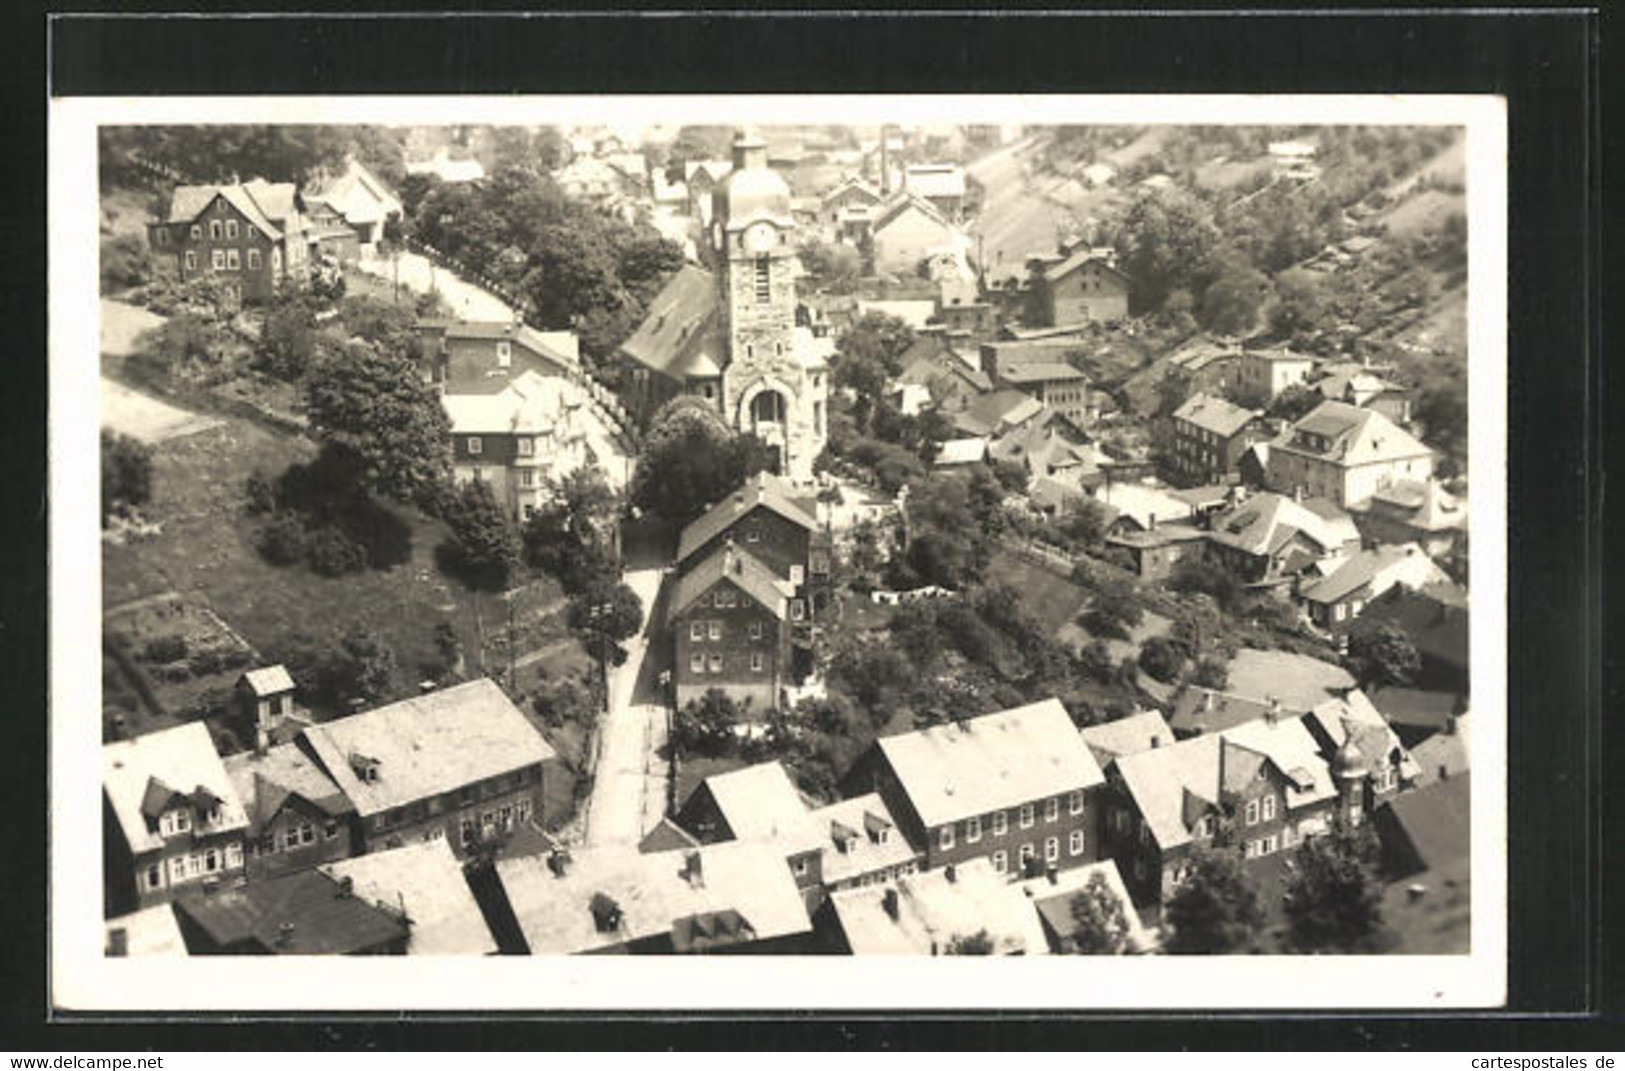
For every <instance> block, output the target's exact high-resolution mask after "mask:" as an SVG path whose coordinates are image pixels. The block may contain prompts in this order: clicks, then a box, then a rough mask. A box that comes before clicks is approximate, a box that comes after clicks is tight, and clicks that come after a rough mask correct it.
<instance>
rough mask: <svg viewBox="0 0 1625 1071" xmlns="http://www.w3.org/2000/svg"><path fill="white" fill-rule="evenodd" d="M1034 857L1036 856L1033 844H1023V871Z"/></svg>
mask: <svg viewBox="0 0 1625 1071" xmlns="http://www.w3.org/2000/svg"><path fill="white" fill-rule="evenodd" d="M1033 855H1034V851H1033V846H1032V845H1031V844H1023V845H1022V846H1021V865H1022V867H1023V869H1025V868H1026V866H1027V861H1028V860H1029V859H1031V858H1032V857H1033Z"/></svg>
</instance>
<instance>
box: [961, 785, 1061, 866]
mask: <svg viewBox="0 0 1625 1071" xmlns="http://www.w3.org/2000/svg"><path fill="white" fill-rule="evenodd" d="M1066 801H1067V804H1066V805H1067V811H1068V813H1070V814H1075V815H1076V814H1082V813H1083V791H1082V790H1081V789H1074V790H1073V791H1071V792H1069V793H1067V797H1066ZM1036 810H1037V809H1036V807H1035V805H1034V804H1031V803H1023V804H1022V805H1021V806H1020V807H1019V808H1018V809H1017V812H1016V821H1017V822H1018V823H1019V824H1020V826H1021V828H1022V829H1031V828H1032V827H1033V822H1034V819H1035V815H1036ZM1060 817H1061V797H1059V796H1051V797H1050V798H1049V799H1047V800H1045V801H1044V821H1046V822H1054V821H1058V820H1059V819H1060ZM959 825H962V826H963V827H964V835H965V843H966V844H975V843H976V842H977V841H979V840H981V839H982V817H981V815H975V816H973V817H971V818H967V819H965V821H964V822H963V823H959V824H958V825H954V824H950V825H946V826H943V827H942V828H941V829H940V830H938V833H937V835H938V838H939V839H938V843H939V844H940V846H941V847H942V850H943V851H947V850H948V849H950V848H952V847H953V846H954V838H955V836H956V831H957V830H958V828H959ZM1009 829H1010V815H1009V812H1008V811H994V812H993V820H992V826H991V835H992V836H995V837H1002V836H1004V835H1005V834H1006V833H1007V832H1009ZM1078 835H1079V836H1082V834H1081V833H1080V834H1078Z"/></svg>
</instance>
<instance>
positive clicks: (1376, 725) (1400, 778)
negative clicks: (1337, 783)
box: [1303, 688, 1422, 821]
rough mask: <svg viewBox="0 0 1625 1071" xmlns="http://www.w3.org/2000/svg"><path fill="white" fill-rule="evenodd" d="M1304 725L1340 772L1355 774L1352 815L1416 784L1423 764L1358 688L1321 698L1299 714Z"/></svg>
mask: <svg viewBox="0 0 1625 1071" xmlns="http://www.w3.org/2000/svg"><path fill="white" fill-rule="evenodd" d="M1303 724H1304V726H1305V727H1306V728H1308V730H1309V732H1310V734H1311V735H1313V736H1314V738H1315V740H1316V742H1317V743H1318V744H1319V745H1320V749H1321V754H1322V755H1325V756H1328V761H1329V762H1331V764H1332V766H1333V768H1334V770H1335V769H1337V768H1339V767H1341V768H1342V769H1343V771H1344V776H1345V777H1347V776H1350V771H1357V772H1358V778H1357V780H1358V785H1357V787H1358V788H1359V793H1358V794H1357V796H1356V797H1355V798H1354V801H1353V803H1354V806H1353V808H1352V813H1351V814H1350V817H1351V818H1352V819H1353V820H1354V821H1359V818H1360V816H1361V815H1363V814H1370V813H1371V812H1372V811H1373V810H1375V809H1376V808H1377V806H1379V805H1380V804H1381V803H1382V801H1384V800H1386V799H1388V798H1389V797H1391V796H1393V795H1394V794H1395V793H1397V792H1400V791H1403V790H1405V789H1407V788H1410V787H1412V786H1413V785H1415V784H1416V781H1417V779H1418V778H1419V777H1420V776H1421V773H1422V771H1421V768H1420V767H1419V766H1418V765H1417V763H1416V760H1415V759H1414V758H1412V757H1411V754H1410V752H1408V751H1406V750H1405V745H1404V744H1402V743H1400V741H1399V737H1398V735H1397V734H1395V732H1394V730H1393V727H1392V726H1390V725H1389V724H1388V723H1387V722H1386V721H1384V720H1383V717H1382V714H1381V713H1380V712H1378V710H1377V708H1376V707H1375V706H1373V705H1372V703H1371V700H1370V699H1368V698H1367V697H1366V694H1365V693H1364V692H1362V691H1360V689H1358V688H1350V689H1348V690H1346V691H1344V692H1343V693H1341V694H1340V695H1337V696H1334V697H1333V698H1331V699H1327V700H1324V701H1322V702H1320V703H1317V704H1315V706H1313V707H1312V708H1310V710H1309V713H1307V714H1305V715H1304V716H1303Z"/></svg>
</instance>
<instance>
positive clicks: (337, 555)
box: [305, 525, 367, 576]
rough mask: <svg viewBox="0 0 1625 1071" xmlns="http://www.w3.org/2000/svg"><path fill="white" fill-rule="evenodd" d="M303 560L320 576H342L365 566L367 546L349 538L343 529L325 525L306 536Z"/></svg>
mask: <svg viewBox="0 0 1625 1071" xmlns="http://www.w3.org/2000/svg"><path fill="white" fill-rule="evenodd" d="M305 560H306V561H308V562H309V563H310V567H311V569H312V570H313V571H315V572H316V573H318V574H320V575H322V576H344V575H345V574H346V573H359V572H360V571H361V570H363V569H365V568H366V567H367V548H366V547H365V546H364V545H362V544H361V543H358V542H356V541H355V540H354V539H351V538H350V537H349V536H348V535H346V534H345V533H344V530H343V529H341V528H337V527H334V526H332V525H327V526H325V527H322V528H318V529H316V531H314V532H311V533H310V534H309V536H308V537H307V539H306V541H305Z"/></svg>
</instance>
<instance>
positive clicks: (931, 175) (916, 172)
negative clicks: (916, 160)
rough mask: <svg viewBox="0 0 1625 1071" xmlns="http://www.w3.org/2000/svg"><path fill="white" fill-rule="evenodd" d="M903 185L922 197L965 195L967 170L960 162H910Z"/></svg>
mask: <svg viewBox="0 0 1625 1071" xmlns="http://www.w3.org/2000/svg"><path fill="white" fill-rule="evenodd" d="M903 187H904V188H905V189H907V190H908V191H909V192H910V193H914V194H917V195H918V196H920V197H963V196H965V171H964V169H963V168H962V167H960V166H959V165H958V164H910V165H908V166H907V167H906V168H904V169H903Z"/></svg>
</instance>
